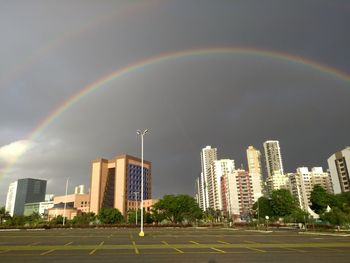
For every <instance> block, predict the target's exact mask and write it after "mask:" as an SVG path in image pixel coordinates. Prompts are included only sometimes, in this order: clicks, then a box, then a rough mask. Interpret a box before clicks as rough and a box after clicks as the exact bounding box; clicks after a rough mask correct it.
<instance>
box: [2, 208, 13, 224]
mask: <svg viewBox="0 0 350 263" xmlns="http://www.w3.org/2000/svg"><path fill="white" fill-rule="evenodd" d="M10 217H11V216H10V214H9V212H8V211H6V209H5V207H4V206H3V207H1V208H0V225H2V223H3V222H4V220H6V219H9V218H10Z"/></svg>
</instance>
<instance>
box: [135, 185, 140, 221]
mask: <svg viewBox="0 0 350 263" xmlns="http://www.w3.org/2000/svg"><path fill="white" fill-rule="evenodd" d="M138 193H139V192H134V194H135V201H136V225H137V209H138V206H137V194H138Z"/></svg>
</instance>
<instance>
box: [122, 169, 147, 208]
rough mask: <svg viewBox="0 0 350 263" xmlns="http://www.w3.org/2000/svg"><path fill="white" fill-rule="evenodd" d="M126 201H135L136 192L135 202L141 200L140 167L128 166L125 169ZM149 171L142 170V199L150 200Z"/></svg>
mask: <svg viewBox="0 0 350 263" xmlns="http://www.w3.org/2000/svg"><path fill="white" fill-rule="evenodd" d="M127 169H128V170H127V190H126V191H127V199H128V200H134V201H135V200H136V199H135V197H136V196H135V192H137V193H138V194H137V200H139V201H140V200H141V166H138V165H134V164H129V165H128V168H127ZM149 179H150V174H149V169H147V168H145V167H144V168H143V199H150V198H151V195H150V193H149V183H150V182H149Z"/></svg>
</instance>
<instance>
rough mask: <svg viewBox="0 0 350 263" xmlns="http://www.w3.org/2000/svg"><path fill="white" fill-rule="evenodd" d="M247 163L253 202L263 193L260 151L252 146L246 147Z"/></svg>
mask: <svg viewBox="0 0 350 263" xmlns="http://www.w3.org/2000/svg"><path fill="white" fill-rule="evenodd" d="M247 163H248V172H249V176H250V180H251V183H252V187H253V196H254V202H256V201H258V199H259V198H260V197H261V196H262V195H263V189H264V185H263V178H262V169H261V153H260V151H259V150H257V149H255V148H254V147H253V146H249V147H248V149H247Z"/></svg>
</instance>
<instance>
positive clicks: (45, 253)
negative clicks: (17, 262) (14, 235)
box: [40, 249, 56, 256]
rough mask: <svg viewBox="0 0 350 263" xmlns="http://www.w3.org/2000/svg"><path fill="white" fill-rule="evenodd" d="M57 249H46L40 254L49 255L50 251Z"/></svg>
mask: <svg viewBox="0 0 350 263" xmlns="http://www.w3.org/2000/svg"><path fill="white" fill-rule="evenodd" d="M55 250H56V249H51V250H48V251H45V252H43V253H41V254H40V256H44V255H47V254H49V253H51V252H53V251H55Z"/></svg>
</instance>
